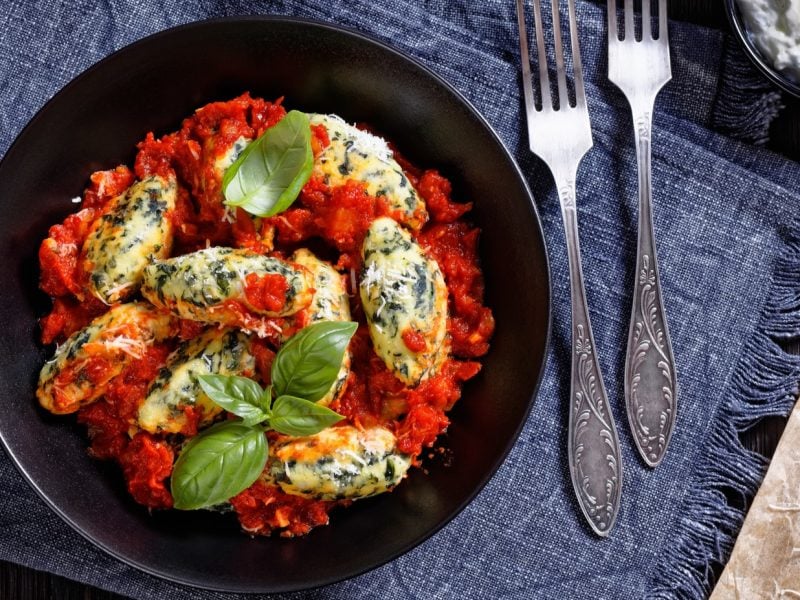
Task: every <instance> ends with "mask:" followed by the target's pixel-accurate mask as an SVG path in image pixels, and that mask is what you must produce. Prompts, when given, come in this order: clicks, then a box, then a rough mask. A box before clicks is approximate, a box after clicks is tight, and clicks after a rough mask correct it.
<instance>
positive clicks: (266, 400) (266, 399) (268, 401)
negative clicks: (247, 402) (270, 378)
mask: <svg viewBox="0 0 800 600" xmlns="http://www.w3.org/2000/svg"><path fill="white" fill-rule="evenodd" d="M258 405H259V406H260V407H261V410H263V411H264V412H265V413H267V414H269V413H270V411H271V410H272V385H268V386H267V389H265V390H264V393H263V394H261V397H260V398H259V399H258Z"/></svg>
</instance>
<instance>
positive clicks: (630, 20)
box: [625, 0, 636, 42]
mask: <svg viewBox="0 0 800 600" xmlns="http://www.w3.org/2000/svg"><path fill="white" fill-rule="evenodd" d="M635 24H636V21H635V20H634V17H633V0H625V41H626V42H633V41H634V40H636V37H635V36H634V33H633V32H634V26H635Z"/></svg>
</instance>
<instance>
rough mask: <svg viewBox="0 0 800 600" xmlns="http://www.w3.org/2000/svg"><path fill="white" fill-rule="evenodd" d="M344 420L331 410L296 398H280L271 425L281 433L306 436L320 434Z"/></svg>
mask: <svg viewBox="0 0 800 600" xmlns="http://www.w3.org/2000/svg"><path fill="white" fill-rule="evenodd" d="M342 419H344V417H343V416H342V415H340V414H339V413H336V412H334V411H332V410H331V409H330V408H326V407H324V406H320V405H319V404H314V403H313V402H309V401H308V400H303V399H302V398H296V397H295V396H278V399H277V400H275V405H274V406H273V407H272V415H271V416H270V419H269V425H270V427H272V429H274V430H275V431H277V432H279V433H285V434H286V435H295V436H304V435H314V434H315V433H319V432H320V431H322V430H323V429H325V428H326V427H328V426H330V425H333V424H334V423H338V422H339V421H341V420H342Z"/></svg>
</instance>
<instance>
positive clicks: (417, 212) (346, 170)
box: [310, 114, 428, 229]
mask: <svg viewBox="0 0 800 600" xmlns="http://www.w3.org/2000/svg"><path fill="white" fill-rule="evenodd" d="M310 121H311V124H312V125H316V126H322V127H324V128H325V132H326V135H327V137H328V140H329V143H328V145H327V146H326V147H325V148H324V149H323V150H322V152H320V154H319V156H317V157H316V159H315V161H314V172H315V173H316V174H317V175H318V176H321V177H322V181H323V182H324V183H325V184H326V185H329V186H337V185H342V184H344V183H345V182H347V181H356V182H359V183H361V184H363V185H364V186H365V187H364V189H365V191H366V192H367V193H368V194H369V195H370V196H375V197H378V198H384V199H385V200H386V203H387V206H388V207H389V208H390V209H391V210H392V211H395V215H396V217H397V219H398V220H399V221H401V222H402V223H404V224H405V225H408V226H409V227H411V228H412V229H419V228H420V227H422V225H424V224H425V221H426V220H427V218H428V214H427V212H426V210H425V201H424V200H423V199H422V198H421V197H420V195H419V193H418V192H417V190H416V189H414V186H412V185H411V183H410V181H409V180H408V176H406V174H405V173H404V172H403V169H402V168H401V167H400V165H399V164H398V163H397V161H396V160H395V159H394V157H393V155H392V151H391V150H390V149H389V145H388V144H387V143H386V142H385V141H384V140H382V139H381V138H379V137H377V136H375V135H372V134H371V133H369V132H367V131H363V130H361V129H358V128H357V127H355V126H353V125H349V124H348V123H346V122H345V121H344V120H343V119H341V118H339V117H337V116H336V115H316V114H315V115H311V118H310Z"/></svg>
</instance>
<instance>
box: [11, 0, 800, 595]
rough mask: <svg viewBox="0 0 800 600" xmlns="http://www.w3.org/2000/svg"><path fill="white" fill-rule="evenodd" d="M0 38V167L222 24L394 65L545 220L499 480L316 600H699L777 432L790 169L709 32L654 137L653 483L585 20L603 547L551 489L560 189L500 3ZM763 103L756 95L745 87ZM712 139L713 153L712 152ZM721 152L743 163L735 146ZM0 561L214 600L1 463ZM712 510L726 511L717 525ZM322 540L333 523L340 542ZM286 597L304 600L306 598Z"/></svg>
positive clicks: (14, 13)
mask: <svg viewBox="0 0 800 600" xmlns="http://www.w3.org/2000/svg"><path fill="white" fill-rule="evenodd" d="M5 6H6V10H5V11H4V15H3V16H2V17H0V19H2V28H0V74H1V76H0V87H1V89H2V94H1V95H0V151H3V152H4V151H5V150H6V149H7V148H8V146H9V144H10V143H11V142H12V140H13V139H14V137H15V136H16V135H17V133H18V132H19V131H20V129H21V128H22V127H23V126H24V124H25V123H26V122H27V121H28V119H29V118H30V117H31V116H33V114H34V113H35V112H36V110H37V109H39V108H40V107H41V106H42V104H43V103H44V102H45V101H46V100H47V99H48V98H49V97H50V96H52V95H53V94H54V93H55V92H56V91H58V90H59V89H60V88H61V87H62V86H63V85H64V84H65V83H67V82H68V81H69V80H70V79H71V78H72V77H74V76H75V75H77V74H78V73H79V72H81V71H82V70H83V69H85V68H87V67H88V66H89V65H91V64H93V63H94V62H96V61H97V60H99V59H101V58H103V57H104V56H106V55H108V54H109V53H110V52H112V51H113V50H116V49H118V48H120V47H122V46H124V45H126V44H128V43H130V42H133V41H135V40H137V39H139V38H141V37H143V36H145V35H147V34H150V33H154V32H156V31H160V30H162V29H165V28H167V27H169V26H172V25H176V24H180V23H186V22H189V21H193V20H197V19H202V18H206V17H217V16H224V15H236V14H253V13H260V14H266V13H270V14H292V15H303V16H306V17H313V18H317V19H321V20H324V21H329V22H334V23H339V24H342V25H346V26H349V27H352V28H355V29H358V30H360V31H363V32H367V33H371V34H372V35H374V36H376V37H378V38H380V39H382V40H384V41H386V42H388V43H390V44H391V45H393V46H395V47H396V48H399V49H401V50H404V51H406V52H408V53H409V54H410V55H412V56H414V57H416V58H418V59H420V60H421V61H422V62H424V63H425V64H427V65H428V66H429V67H430V68H432V69H433V70H434V71H436V72H437V73H439V74H440V75H442V76H443V77H444V78H446V79H447V80H449V81H450V82H451V83H453V84H454V85H455V86H456V87H457V88H458V89H460V90H461V92H462V93H463V94H464V95H465V96H467V97H468V98H469V99H470V100H471V101H472V102H473V103H474V104H475V106H476V107H477V108H478V109H479V110H480V111H481V112H482V113H483V114H484V115H485V116H486V117H487V118H488V120H489V121H490V122H491V124H492V125H493V126H494V127H495V128H496V129H497V131H498V132H499V133H500V136H501V137H502V138H503V140H504V141H505V143H506V144H507V145H508V147H509V148H510V150H511V151H512V153H513V154H514V155H515V156H516V158H517V160H518V161H519V163H520V165H521V167H522V170H523V172H524V173H526V175H527V177H528V180H529V182H530V184H531V187H532V188H533V190H534V193H535V196H536V198H537V204H538V208H539V211H540V214H541V216H542V219H543V222H544V227H545V233H546V236H547V242H548V246H549V249H550V256H551V260H552V272H553V306H554V325H553V343H552V348H551V351H550V355H549V358H548V366H547V371H546V373H545V376H544V380H543V382H542V387H541V391H540V393H539V396H538V400H537V402H536V405H535V408H534V410H533V412H532V414H531V416H530V418H529V419H528V422H527V424H526V426H525V428H524V430H523V432H522V434H521V436H520V438H519V441H518V442H517V444H516V446H515V447H514V449H513V451H512V452H511V454H510V456H509V457H508V459H507V460H506V461H505V463H504V465H503V466H502V467H501V468H500V470H499V471H498V473H497V474H496V475H495V477H494V478H493V479H492V481H491V482H490V483H489V485H488V486H487V487H486V488H485V490H484V491H483V492H482V493H481V494H480V495H479V496H478V498H477V499H476V500H475V501H474V502H473V503H472V504H471V505H470V506H469V507H467V508H466V509H465V510H464V511H463V512H462V513H461V514H460V515H459V516H458V517H457V518H456V519H455V520H454V521H453V522H452V523H450V524H449V525H448V526H447V527H445V528H444V529H443V530H442V531H440V532H439V533H438V534H436V535H435V536H433V537H432V538H431V539H429V540H428V541H427V542H425V543H423V544H422V545H421V546H419V547H418V548H416V549H414V550H412V551H411V552H409V553H408V554H406V555H405V556H403V557H401V558H399V559H397V560H395V561H394V562H392V563H390V564H388V565H386V566H384V567H382V568H379V569H377V570H375V571H373V572H370V573H367V574H365V575H362V576H361V577H358V578H355V579H352V580H350V581H346V582H342V583H340V584H336V585H332V586H329V587H327V588H323V589H320V590H316V591H314V592H312V593H310V594H309V595H308V597H311V598H343V599H344V598H347V599H353V598H387V599H395V598H526V599H527V598H553V599H559V600H561V599H564V598H592V599H599V598H615V599H616V598H642V597H655V598H700V597H704V596H705V595H707V594H708V592H709V591H710V588H711V586H712V585H713V575H712V568H713V566H714V564H715V563H722V562H724V561H725V560H726V558H727V556H728V554H729V552H730V549H731V547H732V543H733V540H734V537H735V535H736V533H737V531H738V530H739V527H740V525H741V522H742V519H743V515H744V513H743V509H742V507H743V506H744V505H746V503H747V501H748V500H749V498H751V497H752V495H753V494H754V492H755V490H756V488H757V486H758V484H759V482H760V480H761V477H762V475H763V472H764V469H765V461H764V459H763V458H761V457H760V456H758V455H756V454H753V453H751V452H748V451H746V450H745V449H743V448H742V446H741V445H740V443H739V438H738V433H739V432H740V431H742V430H743V429H746V428H747V427H748V426H750V425H751V424H753V422H754V421H755V420H757V419H758V418H760V417H762V416H764V415H769V414H786V413H787V412H788V411H789V409H790V407H791V405H792V402H793V394H795V393H796V382H797V380H798V378H800V360H799V359H798V358H796V357H792V356H789V355H786V354H785V353H784V352H783V351H782V350H781V349H780V347H779V346H778V344H776V341H775V340H776V339H778V338H780V337H787V336H790V335H794V334H797V332H798V330H800V314H799V313H800V293H798V291H799V290H800V190H799V189H798V182H800V166H798V165H797V164H795V163H793V162H790V161H787V160H785V159H783V158H781V157H778V156H776V155H774V154H771V153H770V152H767V151H764V150H762V149H760V148H758V147H756V146H754V145H751V144H749V143H747V140H749V141H756V142H758V141H762V142H763V141H764V139H765V138H766V131H767V129H766V127H767V125H768V123H769V119H770V118H771V116H773V115H774V112H775V110H776V108H777V103H778V101H779V100H778V98H777V96H776V95H774V94H770V93H764V92H763V90H762V89H761V86H760V84H758V83H757V82H758V79H757V78H756V77H754V75H753V72H752V70H751V69H750V67H749V66H748V65H747V64H746V63H745V62H743V61H742V59H741V57H740V56H738V55H737V54H736V52H735V49H734V48H733V47H732V45H731V44H732V41H731V40H729V39H727V38H726V36H725V35H724V34H723V33H721V32H718V31H714V30H708V29H704V28H700V27H696V26H691V25H687V24H682V23H672V24H671V27H670V38H671V48H672V65H673V80H672V82H671V83H670V84H669V85H668V86H667V87H666V88H665V90H664V91H663V92H662V93H661V95H660V96H659V100H658V103H657V107H656V116H655V133H654V142H653V148H654V158H653V187H654V189H655V202H656V209H655V226H656V231H657V238H658V242H659V255H660V259H661V270H662V277H663V284H664V295H665V301H666V305H667V309H668V314H669V316H670V329H671V333H672V336H673V343H674V350H675V356H676V359H677V371H678V377H679V383H680V398H679V409H678V422H677V429H676V432H675V435H674V437H673V439H672V443H671V446H670V449H669V452H668V453H667V456H666V459H665V461H664V463H663V464H662V465H661V466H660V467H659V468H658V469H656V470H655V471H651V470H649V469H647V468H646V467H644V466H643V463H642V462H641V461H640V460H639V458H638V456H637V455H636V453H635V450H634V446H633V443H632V440H631V437H630V434H629V432H628V428H627V421H626V418H625V415H624V412H623V409H622V403H621V402H620V401H619V399H621V397H622V380H623V370H622V369H623V360H624V348H625V343H626V339H627V327H628V315H629V311H630V304H631V290H632V287H633V276H634V274H633V264H634V258H635V240H636V214H637V213H636V211H637V208H636V200H635V198H636V165H635V162H634V153H633V139H632V131H631V125H630V123H629V120H630V116H629V112H628V108H627V105H626V103H625V101H624V99H623V98H622V96H621V95H620V94H619V93H618V92H617V91H616V89H615V88H614V87H613V86H612V85H611V84H609V83H608V81H607V80H606V77H605V72H606V59H605V30H604V20H605V7H604V6H597V5H594V4H590V3H584V2H579V3H578V13H579V22H580V24H581V26H580V27H581V41H582V49H583V55H584V61H585V72H586V75H587V77H588V84H587V95H588V98H589V104H590V111H591V117H592V126H593V132H594V141H595V146H594V149H593V150H592V151H591V152H590V153H589V154H588V155H587V157H586V158H585V159H584V161H583V163H582V165H581V168H580V171H579V175H578V190H579V201H578V204H579V215H580V228H581V236H582V240H583V262H584V269H585V276H586V285H587V288H588V295H589V306H590V309H591V316H592V321H593V323H594V326H595V336H596V338H597V343H598V347H599V351H600V357H601V363H602V368H603V371H604V373H605V377H606V384H607V387H608V392H609V397H610V398H612V399H616V401H615V402H614V408H615V411H614V415H615V417H616V420H617V424H618V427H619V431H620V437H621V443H622V447H623V454H624V460H625V464H624V466H625V472H624V488H623V505H622V511H621V513H620V516H619V520H618V522H617V525H616V529H615V530H614V531H613V534H612V535H611V537H610V539H607V540H600V539H598V538H596V537H594V536H592V535H591V534H589V533H588V532H587V529H586V527H585V526H584V525H583V524H582V523H581V519H582V517H579V515H578V514H577V509H576V504H575V502H574V500H573V497H572V490H571V484H570V482H569V476H568V473H567V469H566V466H565V464H564V463H565V458H564V457H565V453H564V451H563V447H564V444H565V439H566V411H565V410H564V409H565V406H566V404H567V393H568V387H569V381H568V380H569V350H568V348H569V339H570V338H569V295H568V278H567V263H566V249H565V244H564V238H563V233H562V225H561V220H560V214H559V210H558V205H557V200H556V195H555V193H554V190H553V184H552V180H551V178H550V175H549V173H548V172H547V170H546V169H545V167H544V165H543V164H542V163H541V162H539V161H538V160H537V159H534V158H533V157H532V156H531V154H530V152H529V151H528V148H527V144H526V142H525V139H526V138H525V134H524V124H523V121H522V117H521V111H520V106H521V101H520V94H519V76H518V72H519V58H518V50H517V48H518V46H517V44H518V42H517V33H516V25H515V16H514V13H513V3H512V2H509V1H507V0H487V1H485V2H468V1H467V0H462V1H460V2H435V1H427V2H422V1H416V0H397V1H395V2H391V1H389V0H383V1H381V0H325V1H321V0H284V1H278V0H276V1H262V2H256V1H253V0H248V1H243V0H242V1H239V0H228V1H219V2H213V1H210V0H206V1H202V2H198V3H191V2H179V1H177V0H138V1H135V0H131V1H128V2H124V1H121V0H107V1H105V2H102V3H95V2H92V1H91V0H73V1H71V2H69V3H66V2H65V3H64V4H63V5H62V6H58V7H54V6H51V5H50V4H49V3H29V2H26V1H25V0H7V1H6V3H5ZM754 82H756V83H755V84H754ZM720 132H723V133H724V134H726V135H722V134H721V133H720ZM730 136H735V137H738V138H740V139H743V140H746V141H745V142H741V141H735V140H734V139H732V137H730ZM0 489H2V490H3V492H2V494H0V558H2V559H6V560H11V561H15V562H19V563H22V564H25V565H28V566H30V567H33V568H36V569H42V570H47V571H51V572H53V573H58V574H61V575H64V576H67V577H71V578H74V579H77V580H80V581H84V582H87V583H91V584H93V585H95V586H99V587H102V588H105V589H109V590H113V591H116V592H118V593H121V594H126V595H129V596H133V597H136V598H152V599H158V600H162V599H164V598H173V597H174V598H178V597H182V598H183V597H185V598H217V597H227V596H225V595H222V594H214V593H204V592H201V591H198V590H193V589H190V588H184V587H181V586H178V585H174V584H171V583H166V582H163V581H160V580H158V579H155V578H153V577H151V576H148V575H145V574H142V573H140V572H138V571H136V570H134V569H132V568H130V567H128V566H126V565H124V564H122V563H121V562H119V561H117V560H115V559H113V558H110V557H108V556H107V555H105V554H104V553H103V552H101V551H100V550H98V549H97V548H95V547H94V546H92V545H91V544H90V543H88V542H87V541H85V540H84V539H83V538H82V537H80V536H79V535H78V534H77V533H75V532H74V531H73V530H72V529H70V528H69V527H68V526H67V525H66V524H64V523H63V522H62V521H61V520H59V518H58V517H57V516H56V515H55V514H54V513H53V512H51V511H50V510H49V509H48V508H47V507H46V506H45V505H44V503H43V502H42V501H41V500H40V499H39V498H38V497H37V496H36V495H35V494H34V493H33V491H32V490H31V489H30V488H29V487H28V485H27V484H26V483H25V482H24V481H23V480H22V478H21V477H20V476H19V474H18V473H17V472H16V471H15V470H14V468H13V467H12V465H11V464H10V462H9V460H8V459H7V458H6V457H5V456H4V455H2V454H0ZM727 499H732V501H733V504H730V503H729V501H728V500H727ZM331 526H332V527H335V526H336V524H335V519H334V523H333V524H332V525H331ZM298 597H299V595H298Z"/></svg>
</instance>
